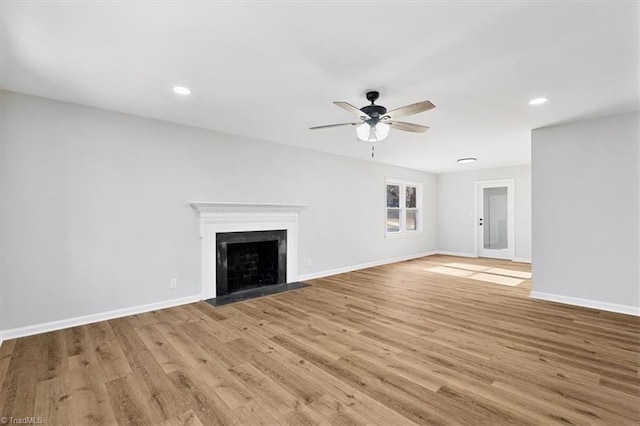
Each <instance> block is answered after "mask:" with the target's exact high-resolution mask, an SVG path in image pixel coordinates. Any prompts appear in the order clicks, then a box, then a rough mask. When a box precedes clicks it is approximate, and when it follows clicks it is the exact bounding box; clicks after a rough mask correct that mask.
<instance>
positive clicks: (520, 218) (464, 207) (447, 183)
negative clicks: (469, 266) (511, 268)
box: [436, 165, 531, 261]
mask: <svg viewBox="0 0 640 426" xmlns="http://www.w3.org/2000/svg"><path fill="white" fill-rule="evenodd" d="M506 178H513V179H515V215H514V216H515V258H516V260H520V261H529V260H531V166H529V165H526V166H516V167H501V168H497V169H485V170H475V171H469V172H458V173H443V174H439V175H437V177H436V182H437V193H438V196H437V202H436V204H437V212H438V213H437V223H438V231H437V247H438V250H440V251H443V252H449V253H458V254H462V255H467V256H474V255H475V252H476V248H475V234H474V233H475V232H476V228H477V225H476V221H475V217H474V214H475V202H476V201H475V198H474V197H475V192H474V191H475V187H474V182H477V181H483V180H494V179H506Z"/></svg>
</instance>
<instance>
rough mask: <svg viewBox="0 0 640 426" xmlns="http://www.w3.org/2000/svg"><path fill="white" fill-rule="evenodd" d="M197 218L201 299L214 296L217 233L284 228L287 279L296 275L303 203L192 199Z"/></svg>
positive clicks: (289, 280)
mask: <svg viewBox="0 0 640 426" xmlns="http://www.w3.org/2000/svg"><path fill="white" fill-rule="evenodd" d="M191 207H192V208H193V210H194V212H195V213H196V214H197V216H198V217H199V220H200V238H201V247H202V250H201V259H202V299H211V298H213V297H216V234H217V233H222V232H250V231H272V230H280V229H284V230H286V231H287V282H294V281H297V279H298V223H299V215H300V212H301V211H302V209H304V208H305V207H306V206H305V205H300V204H266V203H220V202H203V201H200V202H194V203H191Z"/></svg>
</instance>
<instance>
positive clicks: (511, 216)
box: [473, 178, 516, 260]
mask: <svg viewBox="0 0 640 426" xmlns="http://www.w3.org/2000/svg"><path fill="white" fill-rule="evenodd" d="M503 186H506V187H507V234H508V237H507V245H508V249H507V250H505V251H504V252H503V253H500V252H498V251H496V253H495V254H493V255H492V256H486V253H483V250H486V249H484V247H480V245H481V244H482V242H483V239H484V237H483V236H482V235H480V232H484V228H483V227H481V226H480V225H479V223H480V218H481V217H483V216H484V212H482V211H481V210H480V204H481V203H482V200H481V198H480V196H481V194H482V189H484V188H499V187H503ZM515 187H516V185H515V179H514V178H505V179H491V180H479V181H475V182H474V191H473V195H474V203H473V204H474V224H473V226H474V229H475V232H474V234H473V235H474V243H475V244H474V247H475V254H476V256H478V257H491V258H495V259H507V260H513V259H514V258H515V254H516V247H515V242H516V238H515V228H516V216H515V212H516V193H515ZM485 222H486V221H485Z"/></svg>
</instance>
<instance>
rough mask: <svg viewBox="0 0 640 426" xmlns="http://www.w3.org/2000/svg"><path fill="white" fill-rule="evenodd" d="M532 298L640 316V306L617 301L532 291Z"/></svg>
mask: <svg viewBox="0 0 640 426" xmlns="http://www.w3.org/2000/svg"><path fill="white" fill-rule="evenodd" d="M529 297H531V298H532V299H538V300H546V301H549V302H557V303H564V304H567V305H574V306H581V307H583V308H593V309H599V310H601V311H608V312H616V313H619V314H626V315H633V316H636V317H639V316H640V307H637V306H629V305H617V304H615V303H607V302H599V301H597V300H590V299H580V298H577V297H569V296H562V295H559V294H552V293H544V292H540V291H532V292H531V293H530V294H529Z"/></svg>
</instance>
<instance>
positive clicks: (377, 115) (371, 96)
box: [360, 91, 387, 125]
mask: <svg viewBox="0 0 640 426" xmlns="http://www.w3.org/2000/svg"><path fill="white" fill-rule="evenodd" d="M379 96H380V93H378V92H375V91H372V92H367V100H368V101H370V102H371V105H367V106H363V107H362V108H360V111H362V112H364V113H365V114H367V115H368V116H369V117H371V120H366V122H367V123H369V124H371V125H375V124H376V123H378V122H379V121H380V119H381V118H382V117H383V116H384V115H385V114H386V113H387V109H386V108H385V107H383V106H382V105H375V104H374V102H375V101H376V99H378V97H379Z"/></svg>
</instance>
